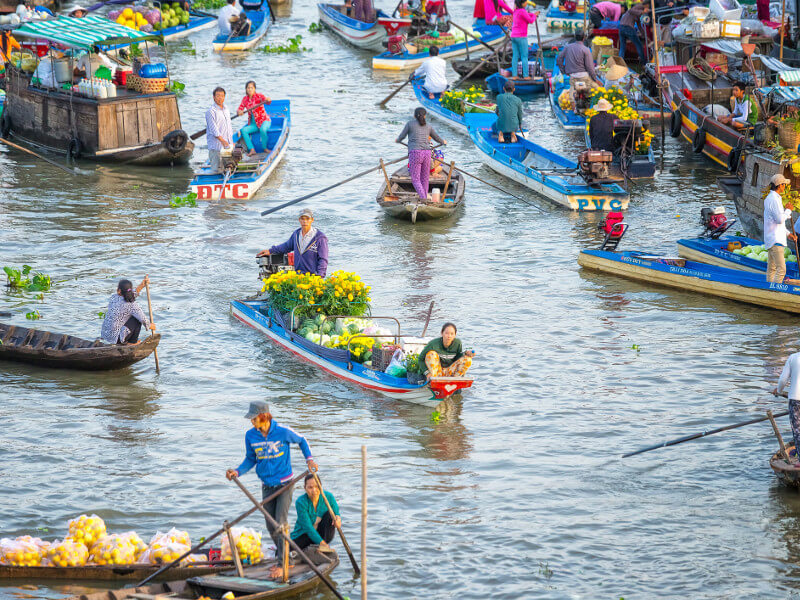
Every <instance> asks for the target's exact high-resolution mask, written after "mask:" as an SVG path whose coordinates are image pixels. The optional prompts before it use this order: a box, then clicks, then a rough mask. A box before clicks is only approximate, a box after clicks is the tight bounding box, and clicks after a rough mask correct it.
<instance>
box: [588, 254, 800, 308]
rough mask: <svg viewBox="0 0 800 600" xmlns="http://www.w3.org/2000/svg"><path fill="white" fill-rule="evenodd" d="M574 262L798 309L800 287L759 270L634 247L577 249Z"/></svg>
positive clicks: (688, 288)
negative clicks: (624, 249)
mask: <svg viewBox="0 0 800 600" xmlns="http://www.w3.org/2000/svg"><path fill="white" fill-rule="evenodd" d="M578 264H579V265H580V266H582V267H583V268H585V269H590V270H593V271H600V272H602V273H608V274H610V275H617V276H620V277H625V278H627V279H634V280H637V281H642V282H644V283H648V284H654V285H660V286H665V287H671V288H675V289H678V290H682V291H688V292H697V293H700V294H706V295H709V296H716V297H718V298H727V299H729V300H736V301H738V302H744V303H745V304H753V305H756V306H763V307H766V308H774V309H777V310H782V311H786V312H790V313H800V287H798V286H795V285H793V284H786V283H771V282H767V281H766V280H765V277H764V276H763V275H761V274H755V273H747V272H744V271H739V270H736V269H726V268H724V267H715V266H712V265H707V264H703V263H698V262H694V261H689V260H686V259H683V258H671V257H667V256H657V255H652V254H648V253H645V252H636V251H629V252H609V251H607V250H581V252H580V254H579V255H578Z"/></svg>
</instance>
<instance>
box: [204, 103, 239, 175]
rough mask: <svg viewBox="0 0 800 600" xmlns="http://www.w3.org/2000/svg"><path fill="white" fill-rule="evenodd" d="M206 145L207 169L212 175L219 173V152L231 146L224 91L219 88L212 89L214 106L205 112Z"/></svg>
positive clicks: (220, 168)
mask: <svg viewBox="0 0 800 600" xmlns="http://www.w3.org/2000/svg"><path fill="white" fill-rule="evenodd" d="M206 143H207V144H208V162H209V168H210V169H211V172H213V173H221V172H222V158H221V156H220V152H221V151H222V149H223V148H228V147H230V146H231V145H232V144H233V125H231V116H230V114H229V113H228V107H227V106H225V90H224V89H223V88H221V87H217V88H214V104H212V105H211V108H209V109H208V110H207V111H206Z"/></svg>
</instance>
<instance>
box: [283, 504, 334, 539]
mask: <svg viewBox="0 0 800 600" xmlns="http://www.w3.org/2000/svg"><path fill="white" fill-rule="evenodd" d="M325 497H326V498H327V499H328V502H330V503H331V508H332V509H333V514H335V515H337V516H338V515H339V505H338V504H336V498H334V497H333V494H331V493H330V492H325ZM294 507H295V508H296V509H297V522H296V523H295V525H294V531H292V535H291V538H292V539H293V540H296V539H297V538H299V537H300V536H301V535H303V534H304V533H305V534H306V535H307V536H308V537H309V538H310V539H311V543H312V544H319V543H320V542H321V541H322V536H320V534H319V533H318V532H317V530H316V528H315V527H314V522H315V521H316V520H317V517H319V518H322V517H324V516H325V513H327V512H328V506H327V504H325V500H323V499H322V498H320V499H319V500H317V508H316V509H315V508H314V505H313V504H312V503H311V498H309V497H308V494H303V495H302V496H300V497H299V498H298V499H297V501H296V502H295V503H294Z"/></svg>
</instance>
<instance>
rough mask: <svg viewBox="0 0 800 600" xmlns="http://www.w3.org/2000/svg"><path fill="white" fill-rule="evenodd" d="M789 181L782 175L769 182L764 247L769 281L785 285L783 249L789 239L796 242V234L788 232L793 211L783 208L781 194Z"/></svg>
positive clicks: (765, 206) (765, 209)
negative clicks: (788, 221) (787, 226)
mask: <svg viewBox="0 0 800 600" xmlns="http://www.w3.org/2000/svg"><path fill="white" fill-rule="evenodd" d="M788 183H789V180H788V179H786V177H784V176H783V175H781V174H780V173H777V174H776V175H773V177H772V179H770V181H769V188H770V192H769V194H767V197H766V198H764V247H765V248H766V249H767V281H768V282H772V283H783V278H784V276H785V275H786V257H785V256H784V255H783V249H784V248H785V247H786V246H787V245H788V242H787V241H786V239H787V237H788V238H789V239H790V240H793V241H794V240H796V239H797V236H795V234H794V233H788V232H787V231H786V219H788V218H789V217H791V216H792V211H791V210H790V209H788V208H784V207H783V199H782V198H781V194H782V193H783V190H784V189H786V185H787V184H788Z"/></svg>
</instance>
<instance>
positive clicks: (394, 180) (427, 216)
mask: <svg viewBox="0 0 800 600" xmlns="http://www.w3.org/2000/svg"><path fill="white" fill-rule="evenodd" d="M449 168H450V166H449V165H443V166H442V172H441V173H439V174H438V175H436V176H435V177H434V178H432V179H430V180H429V182H428V188H429V189H430V190H433V189H435V188H438V189H439V192H440V194H441V193H444V186H445V185H447V186H448V188H447V195H446V200H447V201H444V200H443V201H440V202H418V200H419V197H418V195H417V193H416V191H415V190H414V187H413V184H412V183H411V178H410V177H409V175H408V167H406V166H403V167H401V168H400V169H398V170H397V171H395V172H394V173H392V176H391V178H390V180H389V181H390V183H391V184H392V190H391V194H392V195H394V196H397V197H398V199H399V200H397V201H391V200H389V201H387V200H386V195H387V194H388V193H389V191H388V190H387V189H386V183H385V182H384V183H383V184H382V185H381V188H380V190H378V195H377V196H376V198H375V200H376V202H377V203H378V206H380V207H381V209H383V211H384V212H385V213H386V214H387V215H389V216H391V217H394V218H396V219H404V220H406V221H411V222H412V223H416V222H417V221H430V220H433V219H445V218H447V217H451V216H453V215H454V214H455V213H456V212H457V211H458V209H459V207H460V206H461V205H462V203H463V202H464V190H465V187H466V185H465V182H464V176H463V175H462V174H461V173H458V172H457V171H455V172H454V173H453V176H452V177H451V178H450V181H449V183H448V181H447V173H448V170H449Z"/></svg>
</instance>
